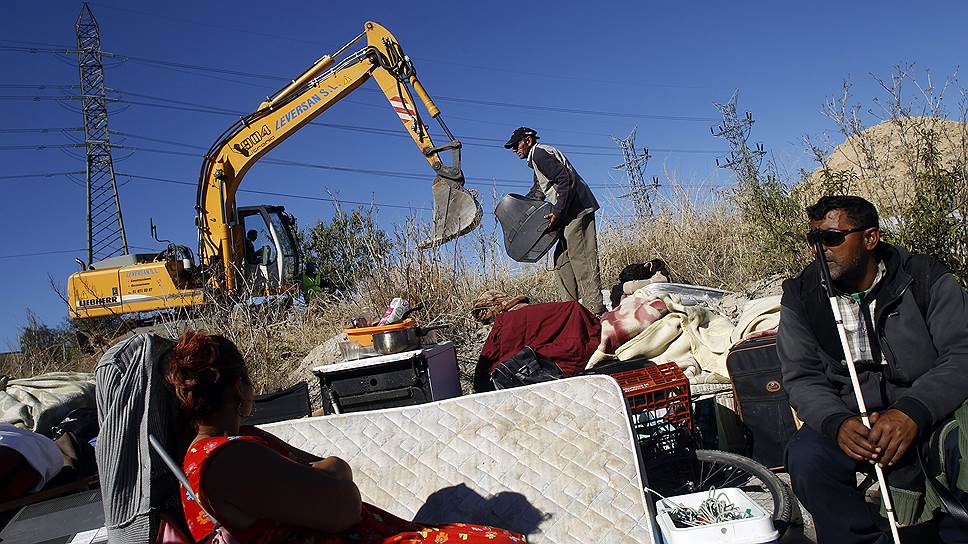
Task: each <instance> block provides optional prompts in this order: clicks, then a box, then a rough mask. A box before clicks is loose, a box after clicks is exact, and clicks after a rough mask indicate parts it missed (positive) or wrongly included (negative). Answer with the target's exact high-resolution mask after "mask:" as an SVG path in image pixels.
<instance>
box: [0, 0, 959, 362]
mask: <svg viewBox="0 0 968 544" xmlns="http://www.w3.org/2000/svg"><path fill="white" fill-rule="evenodd" d="M90 5H91V9H92V10H93V12H94V14H95V16H96V17H97V19H98V22H99V23H100V25H101V33H102V48H103V50H105V51H108V52H111V53H114V54H115V55H116V56H115V57H111V58H106V59H105V62H106V65H107V68H106V84H107V86H108V87H110V88H112V89H115V90H116V91H117V94H115V95H114V96H117V97H119V98H121V102H119V103H115V104H112V105H111V107H110V110H109V112H110V121H109V125H110V127H111V129H112V130H114V131H116V133H115V134H113V135H112V142H113V143H116V144H122V145H124V146H127V147H128V148H129V149H118V150H116V151H115V154H114V158H115V168H116V170H117V171H118V172H121V173H125V174H132V175H135V176H141V177H140V178H129V177H123V178H119V182H120V183H122V184H123V185H122V186H121V189H120V195H121V201H122V205H123V213H124V218H125V225H126V231H127V236H128V241H129V244H130V245H132V246H134V247H136V248H138V250H140V251H144V250H145V249H141V248H154V247H157V245H158V244H156V243H155V242H153V241H152V240H151V238H150V235H149V232H148V220H149V218H153V219H154V222H155V224H156V225H158V229H159V233H160V234H161V235H162V237H163V238H170V239H173V240H176V241H178V242H180V243H183V244H185V245H189V246H190V247H192V248H193V249H194V246H195V239H196V238H195V232H194V227H193V226H192V219H193V206H194V188H193V187H191V186H188V185H179V184H175V183H170V182H163V181H151V180H146V179H143V178H144V177H150V178H160V179H164V180H174V181H180V182H190V183H194V182H195V181H196V179H197V173H198V169H199V165H200V154H201V153H202V152H203V150H204V149H205V148H207V147H208V146H209V145H211V143H212V142H213V141H214V140H215V138H216V137H217V136H218V135H219V134H220V133H221V132H222V130H224V128H225V127H227V126H228V125H229V124H230V123H231V122H232V121H233V118H232V117H231V116H228V115H225V114H224V113H223V114H219V113H210V112H207V111H184V110H182V109H177V108H186V107H187V108H192V109H195V110H212V109H216V108H217V109H220V110H229V111H232V112H239V113H242V112H245V113H248V112H250V111H252V110H254V109H255V108H256V106H258V104H259V102H260V101H261V99H262V98H263V97H264V96H266V95H268V94H271V93H273V92H274V91H275V90H277V89H278V88H279V87H281V86H282V85H283V84H284V83H286V82H287V81H288V79H291V78H294V77H296V76H297V75H298V74H299V73H301V72H302V71H303V70H304V69H305V68H306V67H307V66H308V65H309V64H310V63H311V62H312V61H313V60H315V59H316V58H318V57H319V56H321V55H322V54H325V53H330V52H333V51H335V50H336V49H337V48H338V47H340V46H342V45H343V44H344V43H345V42H347V41H348V40H350V39H351V38H352V37H354V36H356V35H357V34H358V33H359V32H360V31H361V30H362V24H363V22H364V21H366V20H374V21H377V22H380V23H382V24H383V25H385V26H386V27H388V28H389V29H390V31H391V32H393V33H394V34H395V36H396V37H397V38H398V39H399V40H400V43H401V45H403V47H404V49H405V51H406V52H407V53H408V54H409V55H410V56H411V57H412V58H413V60H414V64H415V66H416V69H417V73H418V74H419V76H420V78H421V80H422V81H423V83H424V84H425V86H426V87H427V89H428V91H429V92H430V94H431V95H432V96H434V97H436V98H437V99H438V105H439V106H440V108H441V110H442V112H443V116H444V118H445V119H446V121H447V123H448V125H449V126H450V128H451V130H452V131H453V132H454V133H455V134H456V135H457V136H458V137H459V138H462V139H464V141H465V143H466V144H468V145H466V147H465V149H464V154H463V156H464V172H465V174H466V175H467V176H468V178H469V179H470V180H471V181H472V182H473V183H483V184H484V185H479V186H477V188H479V189H481V190H482V191H484V192H486V193H488V194H489V193H490V189H488V188H487V186H486V181H487V180H499V181H500V183H502V184H507V183H509V182H510V183H513V182H515V181H517V182H518V183H519V185H518V186H512V185H501V186H499V187H497V190H498V192H499V193H503V192H524V191H526V190H527V187H528V185H529V183H530V182H529V179H530V176H529V171H528V170H527V169H526V166H525V164H524V163H523V162H520V161H519V160H518V159H517V158H516V157H515V156H514V155H513V154H512V153H511V152H509V151H506V150H504V149H503V148H502V147H501V146H500V142H503V140H504V139H505V138H507V136H508V135H509V134H510V132H511V130H513V129H514V128H515V127H517V126H521V125H525V126H530V127H532V128H535V129H536V130H537V131H538V132H539V134H540V135H541V136H542V140H543V141H544V142H546V143H549V144H552V145H559V146H560V148H561V149H562V150H564V151H565V152H566V154H568V155H569V157H570V159H571V161H572V162H573V163H574V164H575V166H576V167H577V168H578V170H579V171H580V172H581V173H582V175H583V177H584V178H585V179H586V181H588V182H589V184H590V185H592V186H593V187H595V192H596V193H597V194H598V195H599V196H600V200H602V201H604V202H606V207H607V208H608V209H607V210H606V211H609V210H614V209H615V208H614V205H613V204H612V202H614V201H615V200H614V196H615V195H618V194H621V189H620V188H616V189H613V188H609V187H607V186H615V185H617V184H620V183H622V182H623V181H624V177H623V174H622V173H621V172H620V171H616V170H614V169H613V168H612V167H613V166H615V165H616V164H618V163H619V162H620V157H619V155H618V149H617V148H616V147H614V144H613V142H612V139H611V137H610V136H611V135H615V136H625V135H626V134H628V132H629V131H630V130H631V129H632V128H633V127H635V126H638V139H637V144H638V146H639V147H643V146H645V147H649V148H650V150H652V160H651V161H650V162H649V164H648V167H647V170H646V175H647V176H649V177H651V176H653V175H657V176H660V178H662V177H664V175H665V173H666V172H674V173H675V174H676V175H677V176H678V177H679V178H680V179H681V180H682V182H683V183H685V184H687V185H700V186H702V187H705V188H709V187H714V186H724V185H728V184H730V183H731V182H732V177H731V175H730V174H729V172H726V171H723V170H720V169H717V168H716V165H715V158H716V157H717V156H722V155H723V153H721V151H722V150H723V149H724V145H723V143H722V142H721V141H719V140H717V139H716V138H714V137H712V135H711V134H710V126H713V125H716V124H718V115H717V111H716V109H715V108H714V107H713V102H714V101H724V100H726V99H727V98H728V97H729V95H730V94H731V93H732V91H733V90H734V89H740V102H739V107H740V110H741V111H746V110H749V111H752V112H753V115H754V118H755V119H756V124H755V127H754V132H753V141H755V142H762V143H763V144H764V145H765V146H766V148H767V149H768V150H769V151H770V152H771V153H772V155H773V156H774V158H775V159H776V160H777V161H778V162H779V163H780V165H781V167H782V168H783V169H785V170H788V171H791V172H795V171H796V170H797V169H799V168H812V167H813V165H812V163H811V161H810V157H809V156H808V155H807V154H806V152H805V150H804V146H803V143H802V141H803V137H804V136H805V135H811V136H817V135H820V134H822V132H823V131H825V130H831V129H833V126H832V124H831V122H830V121H829V120H828V119H826V118H825V117H824V116H823V115H822V114H821V111H820V110H821V106H822V104H823V102H824V100H826V99H828V98H829V97H831V96H834V95H836V94H837V93H838V91H839V89H840V86H841V84H842V82H843V81H844V79H846V78H850V79H851V80H853V82H854V86H855V89H854V90H855V96H856V98H857V99H858V100H862V101H864V103H866V104H869V103H870V102H869V100H870V98H871V97H873V96H875V95H877V93H878V91H877V89H876V83H875V82H874V81H873V79H872V78H871V76H870V74H872V73H873V74H877V75H880V76H887V75H889V74H890V71H891V69H892V67H893V66H894V65H896V64H898V63H910V62H913V63H916V65H917V67H918V69H919V70H921V73H922V74H923V70H926V69H930V70H931V71H932V73H933V74H934V75H935V76H937V77H942V76H945V75H948V74H951V73H953V72H954V71H955V70H956V69H957V65H958V63H959V62H960V61H961V60H962V59H963V58H964V57H965V53H966V48H965V43H964V38H963V23H962V21H964V20H965V19H966V15H968V13H966V12H968V6H966V5H965V4H963V3H956V2H949V3H935V4H932V5H931V6H927V5H925V4H911V3H904V2H895V1H886V2H878V3H864V2H816V1H815V2H801V3H797V4H792V3H785V2H728V3H727V2H715V3H714V2H641V1H640V2H607V1H605V2H561V1H559V2H553V3H547V2H518V3H514V2H511V3H492V2H451V3H443V4H434V7H433V9H427V8H426V7H425V5H422V4H417V3H410V4H407V3H400V2H375V1H371V2H285V1H280V2H275V3H270V4H266V3H264V2H254V1H250V0H236V1H233V2H231V3H229V2H185V1H181V0H173V1H171V2H166V3H148V2H123V1H120V0H102V1H97V2H91V3H90ZM80 7H81V3H80V2H78V1H63V0H48V1H45V2H33V1H30V2H28V1H24V0H8V1H7V2H5V3H4V8H5V16H4V17H3V18H2V20H0V36H2V40H0V63H2V66H3V71H2V73H3V75H2V76H0V86H2V87H0V96H3V98H2V99H0V109H2V118H3V120H4V121H3V123H2V125H3V126H2V127H0V159H2V161H0V164H2V167H0V186H2V187H3V189H4V193H3V194H4V196H3V198H0V228H2V232H4V234H5V239H6V243H5V244H4V249H3V250H2V251H0V266H2V270H3V281H2V282H0V297H2V300H3V301H4V302H5V311H3V312H2V313H0V351H4V350H8V349H16V336H17V327H18V326H21V325H22V324H23V323H25V321H26V314H27V311H28V309H29V310H31V311H33V312H34V313H36V314H37V315H38V316H39V317H40V318H41V319H42V320H43V321H45V322H47V323H50V324H56V323H58V322H60V321H61V320H63V319H64V318H65V316H66V308H65V306H64V305H63V304H62V303H61V301H60V299H59V298H58V296H57V295H56V294H55V293H54V291H53V290H52V288H51V285H50V281H51V280H53V282H54V283H56V284H57V286H58V287H60V288H61V289H63V287H64V284H65V283H66V278H67V276H68V275H69V274H70V273H71V272H72V271H74V270H75V269H76V265H75V264H74V262H73V259H74V257H82V258H83V257H84V255H85V250H84V249H83V248H85V247H86V226H85V211H84V210H85V200H84V199H85V193H84V189H83V176H80V177H77V179H71V178H69V177H67V176H62V175H54V176H49V177H47V176H42V177H26V176H31V175H37V174H42V175H47V174H58V173H63V172H74V171H83V169H84V162H83V153H82V150H81V149H75V148H67V149H63V148H58V147H48V148H44V149H35V148H34V147H33V146H58V145H63V144H71V143H76V142H77V141H79V140H80V139H81V138H82V134H81V133H78V132H71V131H68V132H63V131H60V130H53V131H48V132H19V131H15V130H13V129H70V128H77V127H81V126H82V119H81V114H80V111H79V109H78V107H79V103H78V102H77V101H63V100H50V99H42V100H35V99H34V98H33V97H38V96H40V97H53V96H65V95H68V94H71V93H75V92H76V91H75V90H73V89H61V88H55V87H48V88H37V87H35V86H39V85H49V86H58V85H75V84H77V83H78V70H77V66H76V58H75V57H72V56H70V55H64V54H53V53H49V52H34V53H32V52H29V51H24V50H23V49H22V48H24V47H30V46H35V47H38V48H54V49H57V48H72V47H74V22H75V20H76V18H77V15H78V13H79V10H80ZM155 61H162V62H161V63H158V62H155ZM197 67H207V68H210V69H209V70H203V69H198V68H197ZM365 87H366V88H368V89H371V90H369V91H363V90H361V91H360V92H357V93H355V94H354V95H352V96H350V97H349V98H347V99H346V100H344V101H343V102H341V103H339V104H337V105H336V106H334V107H333V108H332V109H330V110H329V111H328V112H326V113H324V114H323V115H321V116H320V117H318V118H317V121H321V122H326V123H331V124H335V125H342V126H343V127H342V128H337V127H313V126H310V127H306V128H304V129H303V130H302V131H301V132H300V133H298V134H296V135H294V136H293V137H292V138H290V139H289V140H288V141H287V142H285V143H284V144H282V145H280V146H279V147H277V148H276V149H275V150H273V151H272V152H271V153H270V154H269V155H268V156H269V157H272V158H277V159H286V160H291V161H299V162H303V163H312V164H315V165H324V166H336V167H346V168H351V169H376V170H384V171H392V172H403V173H418V174H419V173H426V174H427V177H426V179H427V182H426V183H422V182H420V181H414V180H412V179H409V178H394V177H392V176H373V175H372V174H364V173H354V172H340V171H332V170H326V169H321V168H298V167H291V166H281V165H270V164H257V165H256V166H255V167H254V168H253V169H252V171H250V172H249V174H248V175H247V177H246V181H245V182H244V184H243V189H252V190H261V191H273V192H281V193H288V194H294V195H305V196H310V197H327V196H336V197H338V198H341V199H345V200H357V201H374V202H378V203H382V204H390V205H402V206H412V207H415V208H424V207H429V206H430V205H431V202H432V199H431V194H430V185H429V182H430V180H431V179H432V176H431V175H430V170H429V168H428V167H427V165H426V163H425V162H424V160H423V159H422V158H421V156H420V155H419V154H418V153H417V152H416V148H415V147H413V144H412V143H411V141H410V140H409V138H407V137H406V136H405V134H404V133H403V131H402V129H400V126H399V121H398V120H397V118H396V116H395V115H394V113H393V111H392V110H391V109H390V108H389V106H388V105H387V103H386V101H385V99H384V98H383V96H382V95H381V94H379V93H378V92H376V91H375V90H376V89H377V87H376V86H375V84H374V83H372V82H369V83H367V84H366V85H365ZM475 101H476V102H475ZM481 102H488V103H490V104H482V103H481ZM152 104H153V105H152ZM534 105H538V106H543V107H548V108H561V109H563V110H568V111H551V110H550V109H540V110H539V109H533V108H531V109H529V108H528V107H527V106H534ZM199 106H201V107H199ZM595 112H598V113H595ZM659 117H676V118H684V119H678V120H670V119H662V118H659ZM347 127H348V128H347ZM356 127H365V128H367V129H378V131H377V132H378V133H373V131H360V130H359V129H358V128H356ZM3 129H6V130H3ZM394 132H396V134H394ZM13 146H28V147H29V148H27V149H22V148H21V149H13V148H12V147H13ZM131 148H137V149H131ZM659 150H663V151H659ZM269 199H271V201H270V200H269ZM256 203H281V204H283V205H285V206H286V207H287V209H288V210H289V211H290V212H292V213H294V214H295V215H296V216H297V217H298V218H299V221H300V226H308V225H312V224H314V223H316V222H317V221H319V220H320V219H326V218H328V217H330V216H331V215H332V213H333V205H332V204H331V203H326V202H320V201H315V200H310V199H300V198H276V197H267V196H263V195H252V194H248V195H241V196H240V204H256ZM491 206H492V203H490V202H489V201H486V202H485V203H484V207H485V210H489V209H490V208H491ZM407 213H408V211H407V210H406V209H399V208H383V209H381V210H380V213H379V217H380V218H381V221H382V222H383V224H384V225H385V226H387V227H389V226H391V225H392V224H393V223H394V222H397V221H400V220H401V219H402V218H403V217H404V216H405V215H406V214H407ZM424 213H425V214H426V212H424ZM49 278H50V279H49Z"/></svg>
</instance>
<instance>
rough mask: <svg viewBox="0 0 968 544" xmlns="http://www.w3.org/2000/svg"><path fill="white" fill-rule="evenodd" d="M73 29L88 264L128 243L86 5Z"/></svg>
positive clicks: (95, 36) (94, 28) (97, 42)
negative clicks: (78, 76)
mask: <svg viewBox="0 0 968 544" xmlns="http://www.w3.org/2000/svg"><path fill="white" fill-rule="evenodd" d="M76 29H77V48H78V49H79V51H78V55H77V64H78V67H79V69H80V74H81V103H82V104H83V108H84V143H85V145H86V147H87V261H88V263H92V262H95V261H99V260H101V259H106V258H108V257H114V256H116V255H123V254H126V253H127V252H128V240H127V238H126V237H125V235H124V221H123V220H122V218H121V200H120V199H119V198H118V184H117V181H116V180H115V177H114V162H113V161H112V160H111V143H110V140H109V138H108V109H107V105H106V101H105V99H104V65H103V64H102V63H101V30H100V27H98V24H97V21H96V20H95V19H94V14H93V13H91V8H89V7H88V6H87V2H85V3H84V5H83V6H82V7H81V14H80V15H78V17H77V24H76Z"/></svg>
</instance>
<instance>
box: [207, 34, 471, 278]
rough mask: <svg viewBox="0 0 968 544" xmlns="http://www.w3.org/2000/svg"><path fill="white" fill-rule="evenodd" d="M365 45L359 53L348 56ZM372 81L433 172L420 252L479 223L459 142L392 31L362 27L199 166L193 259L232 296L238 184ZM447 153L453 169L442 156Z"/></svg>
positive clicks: (237, 244) (230, 134)
mask: <svg viewBox="0 0 968 544" xmlns="http://www.w3.org/2000/svg"><path fill="white" fill-rule="evenodd" d="M364 38H365V39H366V42H367V45H366V46H365V47H363V48H362V49H360V50H357V51H352V52H347V51H350V50H351V49H352V46H353V45H354V44H355V43H357V42H359V41H361V40H362V39H364ZM370 78H373V79H374V80H375V81H376V83H377V84H378V85H379V87H380V90H382V91H383V94H384V95H386V98H387V100H388V101H389V102H390V106H391V107H392V108H393V110H394V112H395V113H396V115H397V117H398V118H399V119H400V121H401V122H402V123H403V126H404V128H405V129H406V131H407V132H408V133H409V134H410V136H411V138H412V139H413V141H414V143H415V144H416V145H417V147H418V148H419V149H420V151H421V153H422V154H423V155H424V158H425V159H426V160H427V162H428V163H429V164H430V166H431V168H432V169H433V170H434V172H435V173H436V178H435V179H434V181H433V184H432V190H433V194H434V223H433V228H432V233H431V237H430V239H429V240H427V241H426V242H424V243H423V244H421V245H422V247H429V246H435V245H439V244H442V243H444V242H446V241H449V240H452V239H454V238H457V237H458V236H461V235H463V234H466V233H468V232H470V231H471V230H473V229H474V228H476V227H477V225H478V224H479V223H480V220H481V215H482V213H481V207H480V204H479V203H478V202H477V200H476V199H475V198H474V195H473V194H471V193H470V192H469V191H468V190H467V189H466V188H465V187H464V174H463V172H462V171H461V167H460V142H459V141H457V140H456V139H455V138H454V137H453V135H452V134H451V133H450V130H449V129H448V128H447V125H446V124H444V123H443V120H442V118H441V117H440V110H439V109H438V108H437V106H436V105H435V104H434V102H433V100H432V99H431V98H430V95H429V94H428V93H427V91H426V90H425V89H424V87H423V85H422V84H421V83H420V81H419V80H418V79H417V76H416V72H415V70H414V67H413V64H412V62H411V61H410V59H409V57H407V56H406V55H405V54H404V53H403V49H402V48H401V46H400V44H399V43H398V42H397V40H396V38H394V37H393V35H392V34H390V32H389V31H388V30H387V29H386V28H384V27H382V26H381V25H379V24H377V23H374V22H367V23H366V24H365V25H364V30H363V33H361V34H360V35H359V36H357V37H356V38H355V39H354V40H352V41H351V42H349V43H348V44H347V45H346V46H344V47H343V48H341V49H340V50H339V51H338V52H337V53H335V54H334V55H332V56H330V55H326V56H324V57H322V58H320V59H319V60H317V61H316V62H315V63H314V64H313V65H312V66H311V67H310V68H309V69H308V70H306V72H304V73H303V74H302V75H301V76H299V77H298V78H297V79H295V80H293V81H292V82H291V83H290V84H288V85H287V86H285V87H284V88H283V89H281V90H280V91H278V92H277V93H276V94H274V95H273V96H271V97H268V98H267V99H266V100H265V101H264V102H263V103H262V104H261V105H260V106H259V109H258V110H256V112H254V113H253V114H251V115H249V116H247V117H245V118H243V119H241V120H240V121H239V122H237V123H236V124H235V125H233V127H230V128H229V130H227V131H226V132H225V135H224V136H223V137H222V138H220V139H219V140H218V142H216V144H215V145H214V146H213V147H212V149H211V150H210V151H209V153H208V154H207V155H206V160H205V161H204V164H203V166H202V171H201V173H200V179H199V194H198V214H199V217H198V225H199V229H200V240H199V242H200V244H199V256H200V257H201V259H202V263H203V265H205V266H207V267H209V268H210V267H211V266H212V265H217V264H219V262H220V265H221V268H222V269H223V270H224V271H225V280H226V285H225V287H227V288H229V289H233V288H234V287H235V278H234V272H233V268H234V267H233V265H234V264H236V263H238V262H239V254H240V249H241V248H242V242H241V240H242V233H241V229H240V228H236V226H237V220H236V217H235V214H234V211H233V210H234V207H235V195H236V192H237V190H238V188H239V185H240V184H241V182H242V178H243V177H244V176H245V173H246V172H247V171H248V169H249V168H250V167H252V165H253V164H255V162H256V161H258V160H259V158H260V157H262V156H263V155H265V154H266V153H267V152H268V151H269V150H271V149H272V148H274V147H275V146H277V145H279V144H280V143H282V142H283V141H284V140H285V139H286V138H288V137H289V136H291V135H292V134H293V133H295V132H296V131H298V130H299V129H300V128H301V127H303V126H305V125H306V124H308V123H309V122H310V121H312V120H313V119H314V118H315V117H317V116H318V115H320V114H321V113H322V112H323V111H325V110H326V109H327V108H329V107H330V106H332V105H333V104H335V103H337V102H339V101H340V100H341V99H342V98H344V97H345V96H347V95H349V94H350V93H352V92H353V91H354V90H355V89H356V88H358V87H359V86H360V85H362V84H363V83H364V82H365V81H366V80H367V79H370ZM413 93H416V94H417V97H418V98H419V99H420V102H421V103H422V105H423V107H424V109H425V110H426V113H427V114H428V115H430V117H431V118H433V119H435V120H437V121H438V122H439V123H440V126H441V128H442V129H443V131H444V134H445V135H447V137H449V138H450V139H451V142H450V143H448V144H445V145H443V146H440V147H437V146H435V144H434V142H433V139H432V138H431V136H430V131H429V129H428V127H427V125H426V124H425V123H424V119H423V116H422V115H421V114H420V112H419V111H418V109H417V107H416V102H415V100H414V98H413ZM447 150H450V151H452V162H451V164H444V162H443V161H442V160H441V157H440V154H441V153H442V152H443V151H447Z"/></svg>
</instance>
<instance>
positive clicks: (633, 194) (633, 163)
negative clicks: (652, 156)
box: [612, 127, 659, 217]
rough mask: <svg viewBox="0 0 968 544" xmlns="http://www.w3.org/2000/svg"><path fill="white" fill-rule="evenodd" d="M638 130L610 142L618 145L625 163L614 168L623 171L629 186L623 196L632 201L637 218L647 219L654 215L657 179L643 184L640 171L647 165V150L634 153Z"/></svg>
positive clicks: (643, 179) (643, 180) (657, 186)
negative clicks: (653, 204)
mask: <svg viewBox="0 0 968 544" xmlns="http://www.w3.org/2000/svg"><path fill="white" fill-rule="evenodd" d="M638 129H639V128H638V127H635V128H633V129H632V132H631V133H629V136H628V138H624V139H623V138H616V137H614V136H612V140H614V141H615V143H616V144H618V146H619V147H620V148H621V149H622V154H623V155H624V156H625V162H624V163H622V164H620V165H618V166H616V167H615V169H616V170H619V169H624V170H625V175H626V177H627V179H628V184H629V192H628V194H627V195H623V196H626V197H628V198H630V199H631V200H632V204H633V205H634V206H635V214H636V215H637V216H639V217H648V216H651V215H652V214H653V213H654V210H653V209H652V202H653V200H654V195H655V193H656V191H657V190H658V189H659V178H652V182H651V183H646V182H645V178H644V176H643V175H642V170H644V169H645V166H646V165H647V164H648V163H649V150H648V149H647V148H643V149H642V154H641V155H640V154H639V153H638V152H636V150H635V133H636V131H638Z"/></svg>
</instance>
